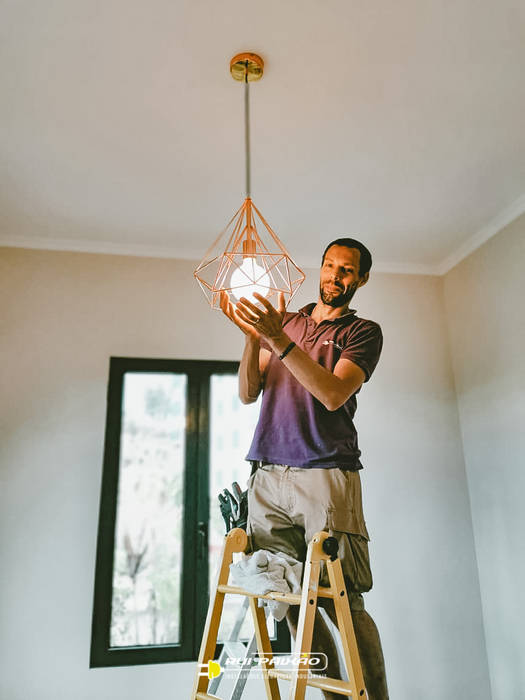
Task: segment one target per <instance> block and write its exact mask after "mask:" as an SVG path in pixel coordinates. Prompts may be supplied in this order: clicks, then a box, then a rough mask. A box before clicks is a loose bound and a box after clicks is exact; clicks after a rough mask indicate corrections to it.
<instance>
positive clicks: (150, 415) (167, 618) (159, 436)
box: [110, 372, 186, 647]
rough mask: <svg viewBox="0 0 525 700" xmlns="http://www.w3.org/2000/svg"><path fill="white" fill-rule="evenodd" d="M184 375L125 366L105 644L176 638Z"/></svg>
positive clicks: (176, 640)
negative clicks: (108, 614)
mask: <svg viewBox="0 0 525 700" xmlns="http://www.w3.org/2000/svg"><path fill="white" fill-rule="evenodd" d="M185 427H186V375H184V374H171V373H158V374H156V373H150V372H147V373H140V372H127V373H126V374H125V376H124V391H123V397H122V432H121V440H120V465H119V486H118V497H117V522H116V530H115V559H114V562H115V563H114V570H113V597H112V612H111V632H110V645H111V646H112V647H121V646H137V645H140V646H144V645H156V644H177V643H179V642H180V596H181V571H182V527H183V487H184V478H183V477H184V451H185Z"/></svg>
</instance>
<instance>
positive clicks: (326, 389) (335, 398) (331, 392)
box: [268, 332, 361, 411]
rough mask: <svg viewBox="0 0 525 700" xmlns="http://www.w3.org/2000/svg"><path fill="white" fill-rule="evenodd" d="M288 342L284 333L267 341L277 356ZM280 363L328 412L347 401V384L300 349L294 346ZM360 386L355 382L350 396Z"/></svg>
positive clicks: (359, 383)
mask: <svg viewBox="0 0 525 700" xmlns="http://www.w3.org/2000/svg"><path fill="white" fill-rule="evenodd" d="M290 342H291V339H290V338H289V336H287V335H286V333H284V332H283V333H282V334H280V335H279V336H278V337H277V338H272V339H270V338H269V339H268V343H269V344H270V346H271V348H272V350H273V352H274V353H275V354H276V355H277V356H279V355H280V354H281V353H282V352H284V350H285V349H286V348H287V346H288V345H289V344H290ZM282 362H283V363H284V365H285V366H286V367H287V368H288V369H289V370H290V372H291V373H292V374H293V376H294V377H295V378H296V379H297V381H298V382H299V383H300V384H302V386H304V388H305V389H306V390H307V391H309V392H310V393H311V394H312V395H313V396H315V398H316V399H317V400H318V401H320V402H321V403H322V404H323V406H324V407H325V408H327V409H328V410H329V411H335V410H337V409H338V408H340V406H342V405H343V403H344V402H345V401H346V400H347V398H348V396H349V389H348V384H345V382H343V381H342V380H341V379H340V378H339V377H336V376H335V374H333V372H331V371H330V370H329V369H326V367H322V366H321V365H320V364H319V363H318V362H316V361H315V360H312V358H311V357H310V356H309V355H307V354H306V353H305V352H304V351H303V350H301V348H299V347H297V346H295V347H294V348H293V349H292V350H291V351H290V352H289V353H288V354H287V355H286V357H285V358H284V359H283V360H282ZM360 385H361V382H359V381H357V380H356V383H355V388H353V390H352V388H351V389H350V394H351V393H353V392H354V391H357V389H358V388H359V386H360Z"/></svg>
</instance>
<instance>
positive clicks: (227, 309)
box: [220, 290, 260, 340]
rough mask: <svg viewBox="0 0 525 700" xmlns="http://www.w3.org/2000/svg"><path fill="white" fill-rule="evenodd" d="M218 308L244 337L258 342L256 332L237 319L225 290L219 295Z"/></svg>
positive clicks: (250, 326)
mask: <svg viewBox="0 0 525 700" xmlns="http://www.w3.org/2000/svg"><path fill="white" fill-rule="evenodd" d="M220 307H221V311H222V313H223V314H224V315H225V316H227V317H228V318H229V319H230V321H232V322H233V323H235V325H236V326H237V328H240V329H241V331H242V332H243V333H244V334H245V335H247V336H248V337H250V338H253V339H254V340H259V338H260V336H259V333H258V332H257V330H256V329H255V328H254V327H253V326H252V325H250V324H248V323H245V322H244V321H243V320H242V319H241V318H239V315H238V314H237V312H236V310H235V309H234V307H233V304H232V303H231V301H230V295H229V294H228V292H226V291H225V290H222V292H221V294H220Z"/></svg>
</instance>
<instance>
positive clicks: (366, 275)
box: [357, 272, 370, 287]
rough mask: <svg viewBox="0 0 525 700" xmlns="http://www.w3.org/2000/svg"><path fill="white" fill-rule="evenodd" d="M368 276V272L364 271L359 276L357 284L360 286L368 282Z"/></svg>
mask: <svg viewBox="0 0 525 700" xmlns="http://www.w3.org/2000/svg"><path fill="white" fill-rule="evenodd" d="M369 277H370V273H369V272H365V274H364V275H363V276H362V277H360V278H359V284H358V285H357V286H358V287H362V286H363V285H364V284H366V283H367V282H368V278H369Z"/></svg>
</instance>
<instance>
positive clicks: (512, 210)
mask: <svg viewBox="0 0 525 700" xmlns="http://www.w3.org/2000/svg"><path fill="white" fill-rule="evenodd" d="M524 213H525V194H523V195H522V196H521V197H519V198H518V199H516V200H515V201H514V202H513V203H512V204H511V205H510V206H508V207H506V208H505V209H502V211H500V212H499V214H497V215H496V216H495V217H494V218H492V219H491V220H490V221H488V222H487V223H486V224H485V225H484V226H483V227H482V228H480V229H479V231H476V233H474V234H473V235H472V236H470V237H469V238H467V240H466V241H465V242H464V243H463V244H462V245H460V247H459V248H458V249H457V250H455V251H454V252H453V253H451V254H450V255H448V256H447V257H446V258H445V259H444V260H442V261H441V263H440V264H439V265H436V268H435V270H436V271H435V273H434V274H436V275H446V274H447V272H449V271H450V270H452V268H453V267H455V266H456V265H457V264H458V263H460V262H461V261H462V260H464V259H465V258H466V257H467V256H468V255H470V254H471V253H473V252H474V251H475V250H476V249H477V248H479V247H480V246H482V245H483V243H485V242H486V241H488V240H489V238H492V236H495V235H496V234H497V233H499V232H500V231H501V230H503V229H504V228H505V226H508V225H509V224H510V223H512V222H513V221H514V220H515V219H517V218H518V217H519V216H521V215H522V214H524Z"/></svg>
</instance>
